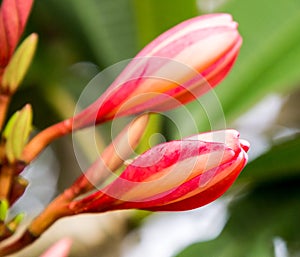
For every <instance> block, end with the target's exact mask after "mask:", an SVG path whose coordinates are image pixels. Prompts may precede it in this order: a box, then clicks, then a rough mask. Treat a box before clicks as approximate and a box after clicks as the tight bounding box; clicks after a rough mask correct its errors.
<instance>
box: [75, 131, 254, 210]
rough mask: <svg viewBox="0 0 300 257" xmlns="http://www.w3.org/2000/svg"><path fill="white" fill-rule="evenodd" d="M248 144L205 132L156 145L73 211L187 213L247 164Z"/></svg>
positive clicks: (233, 134)
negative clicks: (184, 211)
mask: <svg viewBox="0 0 300 257" xmlns="http://www.w3.org/2000/svg"><path fill="white" fill-rule="evenodd" d="M248 149H249V144H248V142H246V141H244V140H241V139H239V134H238V132H237V131H235V130H222V131H215V132H208V133H203V134H199V135H195V136H192V137H188V138H184V139H182V140H178V141H171V142H167V143H163V144H160V145H157V146H156V147H154V148H152V149H150V150H148V151H147V152H145V153H144V154H142V155H140V156H139V157H138V158H136V159H135V160H134V161H133V162H132V163H131V164H130V165H129V166H128V167H127V168H126V169H125V170H124V171H123V173H122V174H121V175H120V176H119V177H118V178H116V179H115V180H114V181H113V182H112V183H111V184H109V185H108V186H106V187H105V188H103V189H102V190H101V191H100V190H99V191H98V192H96V193H94V194H92V195H90V196H88V197H86V198H84V199H82V200H79V201H78V202H75V203H73V204H72V206H71V208H72V209H73V210H75V211H76V212H103V211H108V210H116V209H130V208H138V209H145V210H152V211H182V210H190V209H194V208H197V207H200V206H203V205H205V204H208V203H210V202H212V201H214V200H215V199H217V198H218V197H220V196H221V195H222V194H223V193H224V192H225V191H226V190H227V189H228V188H229V187H230V186H231V185H232V183H233V182H234V181H235V179H236V178H237V176H238V175H239V173H240V172H241V170H242V169H243V167H244V166H245V164H246V162H247V153H246V152H247V151H248Z"/></svg>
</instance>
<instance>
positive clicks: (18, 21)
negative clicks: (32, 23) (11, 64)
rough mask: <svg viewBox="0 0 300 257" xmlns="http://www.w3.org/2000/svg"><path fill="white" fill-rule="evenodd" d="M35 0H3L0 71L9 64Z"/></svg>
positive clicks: (0, 21)
mask: <svg viewBox="0 0 300 257" xmlns="http://www.w3.org/2000/svg"><path fill="white" fill-rule="evenodd" d="M32 3H33V0H3V1H2V4H1V9H0V71H1V70H2V69H3V68H4V67H5V66H6V65H7V63H8V61H9V59H10V57H11V56H12V54H13V52H14V50H15V48H16V46H17V44H18V41H19V39H20V37H21V35H22V33H23V30H24V27H25V25H26V22H27V19H28V16H29V13H30V10H31V6H32Z"/></svg>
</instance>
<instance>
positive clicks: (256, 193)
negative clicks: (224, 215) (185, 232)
mask: <svg viewBox="0 0 300 257" xmlns="http://www.w3.org/2000/svg"><path fill="white" fill-rule="evenodd" d="M299 198H300V188H299V181H293V182H285V183H277V184H270V185H268V186H267V185H263V186H261V187H258V188H256V189H255V190H253V191H252V192H251V193H249V194H248V195H246V196H245V197H243V198H240V199H239V200H236V201H235V202H233V204H232V206H231V208H230V213H231V216H230V218H229V221H228V223H227V224H226V226H225V228H224V230H223V232H222V233H221V235H219V236H218V237H217V238H216V239H214V240H211V241H208V242H202V243H196V244H194V245H191V246H189V247H188V248H186V249H185V250H184V251H182V252H181V253H179V254H178V255H177V257H198V256H214V257H232V256H241V257H258V256H259V257H273V256H274V245H273V244H274V242H273V240H274V239H275V238H277V237H280V238H281V239H283V240H284V241H285V242H286V243H287V248H288V250H289V252H290V253H291V256H296V255H293V253H296V252H298V253H299V251H300V243H299V242H300V241H299V230H300V223H299V221H298V219H299V213H300V201H299Z"/></svg>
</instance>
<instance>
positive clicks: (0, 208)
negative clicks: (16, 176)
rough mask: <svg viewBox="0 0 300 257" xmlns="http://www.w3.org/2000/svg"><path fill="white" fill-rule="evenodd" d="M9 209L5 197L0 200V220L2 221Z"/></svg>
mask: <svg viewBox="0 0 300 257" xmlns="http://www.w3.org/2000/svg"><path fill="white" fill-rule="evenodd" d="M8 209H9V204H8V201H7V200H6V199H3V200H0V222H4V221H5V219H6V216H7V212H8Z"/></svg>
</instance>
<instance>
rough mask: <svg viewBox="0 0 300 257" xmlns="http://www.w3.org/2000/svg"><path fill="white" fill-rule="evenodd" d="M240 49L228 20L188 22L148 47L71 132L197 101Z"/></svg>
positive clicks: (215, 17) (221, 16)
mask: <svg viewBox="0 0 300 257" xmlns="http://www.w3.org/2000/svg"><path fill="white" fill-rule="evenodd" d="M241 43H242V39H241V36H240V35H239V33H238V31H237V23H236V22H234V21H232V17H231V16H230V15H229V14H210V15H204V16H200V17H196V18H193V19H190V20H187V21H185V22H183V23H181V24H179V25H177V26H175V27H173V28H171V29H170V30H168V31H166V32H165V33H163V34H162V35H160V36H159V37H157V38H156V39H155V40H154V41H152V42H151V43H150V44H148V45H147V46H146V47H145V48H144V49H143V50H142V51H141V52H140V53H139V54H138V55H137V56H136V57H135V58H134V59H133V60H132V61H131V62H130V63H129V64H128V65H127V67H126V68H125V69H124V70H123V72H122V73H121V74H120V75H119V76H118V77H117V79H116V80H115V81H114V82H113V83H112V85H111V86H110V87H109V88H108V89H107V91H106V92H105V93H104V94H103V95H102V96H101V97H100V98H98V100H96V101H95V102H94V103H93V104H91V105H90V106H89V107H87V108H86V109H85V110H83V111H82V112H80V113H79V114H78V115H76V116H75V117H74V120H73V128H75V129H76V128H81V127H85V126H88V125H91V124H95V123H102V122H104V121H107V120H111V119H113V118H114V117H119V116H123V115H129V114H136V113H139V112H144V111H166V110H169V109H171V108H175V107H177V106H180V105H182V104H186V103H187V102H190V101H192V100H195V99H196V98H197V97H199V96H200V95H202V94H204V93H205V92H207V91H209V90H210V89H211V88H212V87H214V86H215V85H217V84H218V83H219V82H220V81H221V80H222V79H223V78H224V77H225V75H226V74H227V73H228V71H229V70H230V68H231V67H232V65H233V63H234V61H235V59H236V57H237V54H238V52H239V49H240V46H241Z"/></svg>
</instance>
